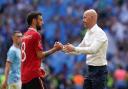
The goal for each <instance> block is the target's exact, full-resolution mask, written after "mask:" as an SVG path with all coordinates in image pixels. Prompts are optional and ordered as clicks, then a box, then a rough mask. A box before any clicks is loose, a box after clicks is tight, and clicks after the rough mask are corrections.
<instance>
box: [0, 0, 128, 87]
mask: <svg viewBox="0 0 128 89" xmlns="http://www.w3.org/2000/svg"><path fill="white" fill-rule="evenodd" d="M89 8H94V9H96V11H97V12H98V15H99V19H98V25H99V26H101V28H102V29H103V30H104V31H105V32H106V34H107V36H108V39H109V47H108V52H107V60H108V70H109V76H108V81H107V88H106V89H128V1H127V0H0V85H1V82H2V80H3V72H4V67H5V61H6V53H7V51H8V49H9V47H10V46H11V44H12V40H11V34H12V32H13V31H14V30H20V31H22V32H25V31H26V28H27V26H26V22H25V19H26V15H27V14H28V13H29V12H30V11H40V12H41V13H42V14H43V18H44V25H43V30H42V31H41V34H42V38H43V42H44V43H43V44H44V45H43V47H44V50H48V49H50V48H52V47H53V45H54V42H55V41H60V42H62V43H63V44H66V43H68V42H69V43H72V44H74V45H78V44H79V42H80V41H81V40H82V38H83V36H84V34H85V32H86V28H84V26H83V24H82V15H83V12H84V11H85V10H86V9H89ZM85 56H86V55H77V56H75V55H67V54H64V53H63V52H57V53H55V54H54V55H51V56H49V57H48V58H46V59H44V64H43V66H44V65H45V66H46V67H45V69H47V71H48V74H49V75H48V76H47V81H48V84H49V87H50V89H82V83H83V76H86V73H87V71H86V69H87V67H86V64H85V61H86V57H85ZM43 68H44V67H43Z"/></svg>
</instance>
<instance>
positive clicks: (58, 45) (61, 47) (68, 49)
mask: <svg viewBox="0 0 128 89" xmlns="http://www.w3.org/2000/svg"><path fill="white" fill-rule="evenodd" d="M53 48H55V49H56V51H60V50H62V51H64V52H67V53H70V52H73V51H75V47H74V46H73V45H72V44H69V43H68V44H66V45H63V44H62V43H60V42H55V44H54V47H53Z"/></svg>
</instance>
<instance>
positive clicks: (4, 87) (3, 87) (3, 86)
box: [2, 81, 7, 89]
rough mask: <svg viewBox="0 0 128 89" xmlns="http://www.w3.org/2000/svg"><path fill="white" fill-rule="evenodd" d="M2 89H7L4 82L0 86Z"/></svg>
mask: <svg viewBox="0 0 128 89" xmlns="http://www.w3.org/2000/svg"><path fill="white" fill-rule="evenodd" d="M2 89H7V81H4V82H3V84H2Z"/></svg>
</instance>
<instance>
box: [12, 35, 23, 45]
mask: <svg viewBox="0 0 128 89" xmlns="http://www.w3.org/2000/svg"><path fill="white" fill-rule="evenodd" d="M21 39H22V33H15V35H14V36H13V41H14V42H15V43H16V44H18V45H20V44H21Z"/></svg>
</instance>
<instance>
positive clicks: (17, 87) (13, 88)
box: [8, 81, 21, 89]
mask: <svg viewBox="0 0 128 89" xmlns="http://www.w3.org/2000/svg"><path fill="white" fill-rule="evenodd" d="M8 89H21V81H18V82H16V83H12V84H8Z"/></svg>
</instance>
